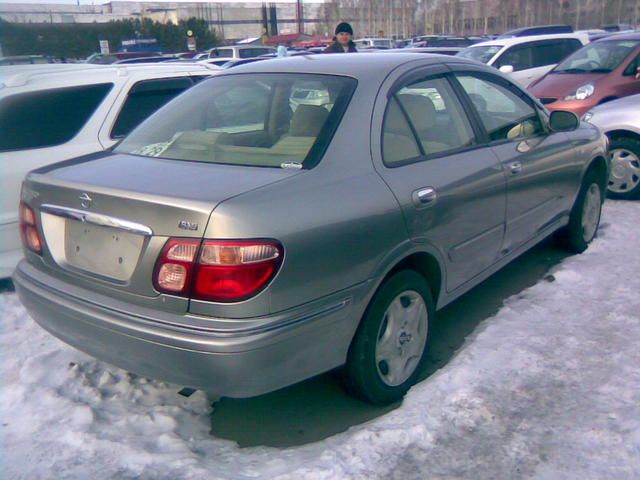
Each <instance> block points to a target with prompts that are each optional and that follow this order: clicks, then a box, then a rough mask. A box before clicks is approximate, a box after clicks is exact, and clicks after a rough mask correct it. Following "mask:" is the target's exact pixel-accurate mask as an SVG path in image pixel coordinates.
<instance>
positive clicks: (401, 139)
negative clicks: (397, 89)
mask: <svg viewBox="0 0 640 480" xmlns="http://www.w3.org/2000/svg"><path fill="white" fill-rule="evenodd" d="M420 156H421V152H420V148H419V147H418V143H417V141H416V137H415V135H414V134H413V131H412V130H411V126H410V125H409V122H408V121H407V117H406V115H405V114H404V112H403V111H402V108H401V107H400V104H399V103H398V100H397V99H396V97H395V96H393V97H391V99H390V100H389V103H388V104H387V110H386V112H385V114H384V122H383V125H382V159H383V161H384V163H385V165H387V166H388V167H394V166H399V165H401V164H403V163H404V162H406V161H407V160H411V159H414V158H418V157H420Z"/></svg>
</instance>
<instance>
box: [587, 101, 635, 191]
mask: <svg viewBox="0 0 640 480" xmlns="http://www.w3.org/2000/svg"><path fill="white" fill-rule="evenodd" d="M583 119H584V120H586V121H588V122H590V123H592V124H594V125H596V126H597V127H599V128H600V129H601V130H602V131H603V132H604V133H605V134H606V135H607V137H609V140H610V142H611V145H610V147H609V150H610V153H611V175H610V177H609V185H608V194H609V196H610V197H611V198H619V199H623V200H633V199H636V198H638V196H640V95H632V96H630V97H624V98H620V99H618V100H614V101H612V102H607V103H604V104H602V105H598V106H597V107H595V108H594V109H592V110H590V111H589V112H587V113H586V114H585V115H584V117H583Z"/></svg>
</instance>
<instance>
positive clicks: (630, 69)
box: [623, 54, 640, 77]
mask: <svg viewBox="0 0 640 480" xmlns="http://www.w3.org/2000/svg"><path fill="white" fill-rule="evenodd" d="M638 68H640V54H638V55H636V58H635V59H634V60H633V61H632V62H631V63H630V64H629V65H628V66H627V68H625V69H624V73H623V75H624V76H625V77H631V76H634V75H636V74H637V73H638Z"/></svg>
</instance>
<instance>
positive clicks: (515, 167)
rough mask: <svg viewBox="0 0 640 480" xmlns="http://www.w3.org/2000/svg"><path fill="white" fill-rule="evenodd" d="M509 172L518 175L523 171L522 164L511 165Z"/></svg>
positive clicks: (514, 163)
mask: <svg viewBox="0 0 640 480" xmlns="http://www.w3.org/2000/svg"><path fill="white" fill-rule="evenodd" d="M509 171H510V172H511V173H512V174H513V175H516V174H518V173H520V172H521V171H522V164H521V163H520V162H513V163H511V164H509Z"/></svg>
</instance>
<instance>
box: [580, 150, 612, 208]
mask: <svg viewBox="0 0 640 480" xmlns="http://www.w3.org/2000/svg"><path fill="white" fill-rule="evenodd" d="M591 172H594V173H595V174H596V176H597V177H598V180H599V181H600V188H601V189H602V192H603V194H604V192H606V191H607V183H608V180H609V166H608V164H607V161H606V160H605V158H604V157H603V156H601V155H598V156H596V157H594V158H593V159H592V160H591V161H590V162H589V165H588V166H587V168H586V169H585V172H584V175H583V176H582V178H583V181H584V178H586V176H587V175H589V174H590V173H591ZM603 199H604V195H603Z"/></svg>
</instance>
